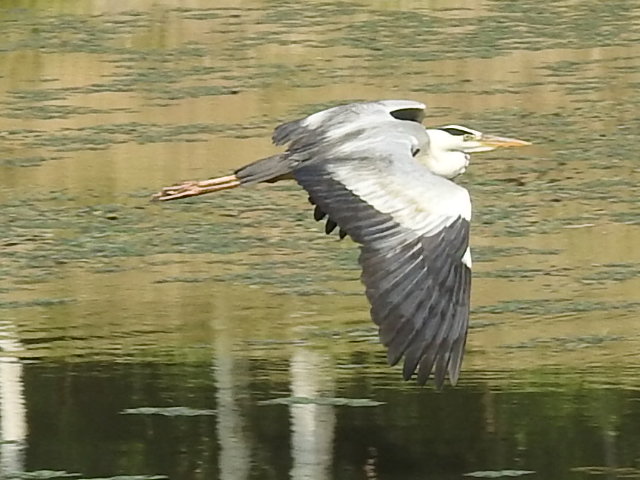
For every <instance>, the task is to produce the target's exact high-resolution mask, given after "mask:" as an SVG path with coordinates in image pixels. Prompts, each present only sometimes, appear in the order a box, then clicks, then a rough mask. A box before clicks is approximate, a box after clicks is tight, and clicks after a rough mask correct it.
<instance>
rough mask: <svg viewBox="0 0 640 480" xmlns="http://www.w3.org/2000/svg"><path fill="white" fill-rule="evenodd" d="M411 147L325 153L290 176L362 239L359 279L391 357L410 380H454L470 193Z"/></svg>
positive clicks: (465, 287) (463, 312)
mask: <svg viewBox="0 0 640 480" xmlns="http://www.w3.org/2000/svg"><path fill="white" fill-rule="evenodd" d="M405 143H406V142H405ZM405 147H406V145H405V144H402V145H401V143H398V144H397V145H392V146H390V147H388V148H387V149H386V150H385V148H383V147H381V146H380V145H378V146H377V147H376V148H375V149H374V150H373V151H371V152H368V153H369V154H368V155H366V156H362V157H359V156H353V153H351V156H349V157H340V156H339V155H335V154H334V155H329V154H328V155H327V158H321V159H318V160H317V161H315V160H314V161H313V162H308V163H306V164H304V165H301V166H300V167H299V168H298V169H296V170H295V171H294V177H295V178H296V180H297V181H298V183H300V184H301V185H302V186H303V188H305V189H306V190H307V192H308V193H309V195H310V197H311V198H312V199H313V203H315V204H316V205H317V206H318V207H319V208H320V210H321V211H322V212H326V214H327V216H328V217H329V218H331V219H332V220H333V221H334V222H335V223H336V224H337V226H338V227H340V228H341V229H342V230H344V231H347V232H349V235H350V236H351V237H352V238H353V239H354V240H355V241H356V242H358V243H360V244H361V254H360V258H359V262H360V264H361V266H362V277H361V278H362V281H363V283H364V284H365V288H366V294H367V298H368V299H369V302H370V304H371V316H372V319H373V321H374V322H375V323H376V324H377V325H378V326H379V332H380V339H381V341H382V343H383V344H384V345H385V346H386V347H387V349H388V360H389V363H391V364H395V363H397V362H398V361H399V360H400V359H401V358H402V357H403V356H404V366H403V375H404V377H405V378H410V377H411V376H412V375H413V374H414V373H416V371H417V375H418V382H419V383H425V382H426V381H427V379H428V378H429V376H430V374H431V373H432V372H433V374H434V382H435V384H436V386H437V387H439V388H440V387H441V386H442V385H443V383H444V380H445V378H446V376H447V375H448V376H449V379H450V381H451V382H452V383H455V382H456V381H457V379H458V375H459V371H460V366H461V362H462V357H463V350H464V344H465V340H466V331H467V325H468V315H469V292H470V278H471V276H470V271H469V268H468V266H467V265H466V264H465V263H464V262H463V257H464V255H465V252H466V251H467V248H468V242H469V217H470V211H471V207H470V202H469V197H468V193H467V192H466V190H464V189H463V188H462V187H459V186H457V185H455V184H454V183H452V182H450V181H449V180H446V179H444V178H441V177H437V176H435V175H433V174H432V173H431V172H429V171H428V170H427V169H426V168H425V167H423V166H422V165H420V164H418V163H417V162H415V161H414V160H413V158H412V157H411V153H410V151H409V150H408V149H406V148H405ZM329 153H331V152H329ZM363 153H366V152H363Z"/></svg>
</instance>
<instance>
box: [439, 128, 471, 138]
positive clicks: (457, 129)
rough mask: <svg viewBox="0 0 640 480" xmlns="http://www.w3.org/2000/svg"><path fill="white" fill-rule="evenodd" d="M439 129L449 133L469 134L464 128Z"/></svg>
mask: <svg viewBox="0 0 640 480" xmlns="http://www.w3.org/2000/svg"><path fill="white" fill-rule="evenodd" d="M440 130H443V131H445V132H447V133H448V134H449V135H460V136H462V135H470V132H467V131H465V130H460V129H459V128H452V127H449V128H441V129H440Z"/></svg>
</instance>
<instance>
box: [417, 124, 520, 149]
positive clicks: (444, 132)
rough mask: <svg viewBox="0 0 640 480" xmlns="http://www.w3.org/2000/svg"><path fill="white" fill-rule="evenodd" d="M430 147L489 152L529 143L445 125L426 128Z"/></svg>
mask: <svg viewBox="0 0 640 480" xmlns="http://www.w3.org/2000/svg"><path fill="white" fill-rule="evenodd" d="M427 132H428V133H429V140H430V141H431V148H432V149H434V150H436V151H438V150H440V151H454V152H455V151H457V152H464V153H479V152H489V151H491V150H495V149H496V148H501V147H523V146H525V145H531V143H529V142H525V141H524V140H518V139H516V138H508V137H498V136H497V135H489V134H487V133H482V132H479V131H477V130H473V129H472V128H469V127H463V126H460V125H446V126H444V127H438V128H431V129H428V130H427Z"/></svg>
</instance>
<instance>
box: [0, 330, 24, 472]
mask: <svg viewBox="0 0 640 480" xmlns="http://www.w3.org/2000/svg"><path fill="white" fill-rule="evenodd" d="M23 348H24V347H23V346H22V344H21V343H20V340H19V338H18V335H17V334H16V332H15V326H14V325H12V324H11V323H10V322H2V323H0V439H1V442H2V443H0V474H2V475H3V476H9V475H11V474H15V473H16V472H22V471H24V450H25V448H26V445H27V432H28V430H27V411H26V406H25V400H24V384H23V379H22V369H23V366H22V362H21V361H20V360H19V359H18V358H16V354H18V353H19V352H21V351H22V350H23Z"/></svg>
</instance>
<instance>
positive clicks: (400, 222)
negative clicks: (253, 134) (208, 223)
mask: <svg viewBox="0 0 640 480" xmlns="http://www.w3.org/2000/svg"><path fill="white" fill-rule="evenodd" d="M425 109H426V106H425V105H424V104H422V103H419V102H414V101H409V100H383V101H378V102H361V103H352V104H348V105H341V106H337V107H334V108H329V109H327V110H322V111H320V112H317V113H314V114H312V115H310V116H308V117H306V118H302V119H299V120H295V121H292V122H288V123H284V124H282V125H280V126H278V127H277V128H276V129H275V131H274V133H273V142H274V144H276V145H287V148H286V150H285V151H284V152H283V153H280V154H277V155H273V156H270V157H267V158H263V159H260V160H257V161H255V162H253V163H250V164H249V165H246V166H244V167H241V168H239V169H238V170H236V171H235V172H234V173H233V174H232V175H228V176H224V177H219V178H215V179H210V180H204V181H199V182H186V183H182V184H179V185H174V186H170V187H165V188H164V189H163V190H162V191H161V192H159V193H157V194H156V195H155V196H154V197H155V199H157V200H175V199H180V198H186V197H191V196H195V195H202V194H205V193H210V192H217V191H220V190H226V189H230V188H236V187H239V186H245V185H252V184H255V183H260V182H268V183H272V182H277V181H280V180H285V179H293V180H295V181H296V182H297V183H298V184H300V186H302V188H304V189H305V190H306V191H307V193H308V194H309V201H310V202H311V203H312V204H313V205H314V206H315V210H314V218H315V219H316V220H322V219H324V218H326V227H325V231H326V232H327V233H331V232H332V231H333V230H334V229H335V228H336V227H337V228H338V229H339V230H338V231H339V235H340V237H341V238H342V237H344V236H347V235H348V236H349V237H351V238H352V239H353V240H354V241H355V242H356V243H358V244H360V257H359V262H360V265H361V266H362V276H361V279H362V282H363V283H364V285H365V290H366V295H367V298H368V300H369V303H370V304H371V317H372V319H373V321H374V322H375V323H376V324H377V325H378V327H379V334H380V340H381V342H382V343H383V344H384V345H385V346H386V347H387V359H388V361H389V364H391V365H395V364H396V363H398V362H399V361H400V359H402V358H403V357H404V365H403V377H404V379H405V380H408V379H409V378H411V377H412V376H413V375H414V374H415V373H417V381H418V383H419V384H421V385H422V384H425V383H426V382H427V380H428V378H429V376H430V375H431V374H432V373H433V378H434V382H435V385H436V387H437V388H438V389H440V388H442V386H443V384H444V381H445V378H446V377H447V375H448V377H449V381H450V382H451V384H452V385H455V384H456V382H457V380H458V376H459V374H460V367H461V363H462V357H463V353H464V346H465V342H466V337H467V327H468V323H469V299H470V287H471V253H470V250H469V222H470V219H471V200H470V198H469V193H468V191H467V190H466V189H465V188H463V187H461V186H459V185H457V184H455V183H454V182H452V181H451V180H450V179H452V178H454V177H456V176H458V175H459V174H461V173H463V172H464V171H465V170H466V168H467V165H468V164H469V159H470V154H471V153H476V152H486V151H490V150H494V149H496V148H498V147H515V146H523V145H529V143H528V142H525V141H522V140H516V139H513V138H506V137H498V136H495V135H487V134H483V133H481V132H478V131H476V130H472V129H469V128H467V127H462V126H458V125H449V126H445V127H440V128H432V129H427V128H425V127H424V126H423V125H422V123H421V122H422V120H423V118H424V114H425Z"/></svg>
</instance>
